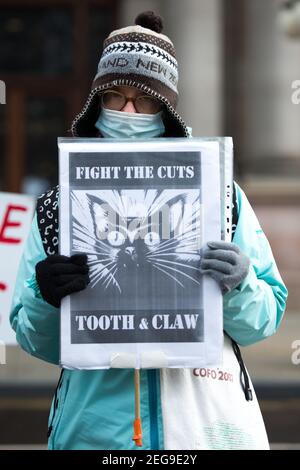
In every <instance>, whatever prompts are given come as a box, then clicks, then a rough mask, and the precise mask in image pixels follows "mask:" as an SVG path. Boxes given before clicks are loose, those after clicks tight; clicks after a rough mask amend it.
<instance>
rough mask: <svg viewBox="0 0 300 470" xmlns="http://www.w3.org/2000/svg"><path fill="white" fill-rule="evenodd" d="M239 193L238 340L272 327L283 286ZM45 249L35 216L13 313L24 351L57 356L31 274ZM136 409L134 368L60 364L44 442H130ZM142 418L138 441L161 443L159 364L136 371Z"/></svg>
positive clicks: (121, 445)
mask: <svg viewBox="0 0 300 470" xmlns="http://www.w3.org/2000/svg"><path fill="white" fill-rule="evenodd" d="M236 193H237V205H238V223H237V227H236V231H235V234H234V238H233V242H234V243H236V244H237V245H238V246H239V247H240V248H241V250H242V251H243V252H244V253H245V254H246V255H248V256H249V258H250V260H251V266H250V270H249V273H248V275H247V277H246V278H245V279H244V281H243V282H242V283H241V284H240V286H239V287H238V288H236V289H234V290H233V291H232V292H230V293H228V294H226V295H225V296H224V330H225V331H226V333H228V335H229V336H230V337H231V338H233V339H234V340H235V341H236V342H237V343H238V344H240V345H242V346H247V345H250V344H253V343H256V342H258V341H261V340H263V339H264V338H267V337H268V336H271V335H272V334H274V333H275V332H276V330H277V328H278V326H279V324H280V322H281V319H282V316H283V313H284V309H285V303H286V298H287V290H286V287H285V285H284V283H283V281H282V279H281V277H280V274H279V272H278V269H277V266H276V263H275V261H274V258H273V255H272V251H271V248H270V245H269V243H268V240H267V238H266V236H265V235H264V233H263V231H262V229H261V227H260V225H259V222H258V220H257V218H256V216H255V214H254V212H253V210H252V208H251V206H250V204H249V202H248V200H247V198H246V196H245V194H244V193H243V191H242V190H241V189H240V188H239V186H238V185H236ZM45 257H46V254H45V251H44V247H43V244H42V240H41V237H40V233H39V230H38V226H37V218H36V216H35V217H34V219H33V224H32V230H31V233H30V236H29V238H28V241H27V245H26V247H25V251H24V255H23V258H22V261H21V264H20V268H19V273H18V278H17V282H16V288H15V294H14V299H13V306H12V311H11V316H10V320H11V325H12V327H13V329H14V330H15V332H16V337H17V341H18V343H19V344H20V346H21V347H22V348H23V349H24V350H25V351H27V352H28V353H29V354H31V355H33V356H35V357H37V358H39V359H42V360H44V361H47V362H51V363H54V364H59V310H58V309H56V308H55V307H52V306H51V305H49V304H47V303H46V302H45V301H44V300H43V299H42V297H41V295H40V292H39V289H38V285H37V282H36V279H35V265H36V264H37V263H38V262H39V261H41V260H43V259H44V258H45ZM174 393H175V394H176V390H174ZM179 399H180V397H179ZM181 399H182V397H181ZM188 399H189V397H185V400H188ZM133 417H134V382H133V370H129V369H109V370H95V371H93V370H92V371H89V370H66V369H64V370H63V373H62V374H61V378H60V381H59V383H58V386H57V390H56V394H55V397H54V399H53V403H52V407H51V411H50V416H49V448H50V449H106V450H107V449H110V450H113V449H135V448H136V447H135V443H134V442H133V441H132V423H133V419H134V418H133ZM141 418H142V423H143V447H142V449H164V437H163V429H164V428H163V421H164V420H163V414H162V406H161V394H160V373H159V370H142V371H141Z"/></svg>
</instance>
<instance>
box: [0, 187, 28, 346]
mask: <svg viewBox="0 0 300 470" xmlns="http://www.w3.org/2000/svg"><path fill="white" fill-rule="evenodd" d="M34 207H35V200H34V198H32V197H30V196H22V195H20V194H12V193H1V192H0V340H1V341H3V342H4V343H5V344H15V343H16V340H15V333H14V331H13V330H12V328H11V326H10V323H9V312H10V307H11V301H12V296H13V292H14V287H15V281H16V276H17V272H18V268H19V263H20V259H21V256H22V252H23V248H24V242H25V241H26V238H27V236H28V233H29V230H30V227H31V221H32V216H33V211H34Z"/></svg>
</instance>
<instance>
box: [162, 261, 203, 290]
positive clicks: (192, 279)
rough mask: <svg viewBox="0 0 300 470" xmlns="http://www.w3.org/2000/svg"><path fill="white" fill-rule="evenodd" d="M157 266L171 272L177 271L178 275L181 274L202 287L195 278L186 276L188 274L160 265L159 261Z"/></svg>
mask: <svg viewBox="0 0 300 470" xmlns="http://www.w3.org/2000/svg"><path fill="white" fill-rule="evenodd" d="M155 264H156V265H158V266H162V267H163V268H165V269H169V270H170V271H175V272H176V273H178V274H181V276H184V277H187V278H188V279H190V280H191V281H193V282H195V283H196V284H198V285H200V282H199V281H197V279H195V278H194V277H192V276H189V275H188V274H186V273H184V272H182V271H179V270H178V269H176V268H172V267H171V266H169V265H166V264H164V263H158V262H157V261H156V262H155Z"/></svg>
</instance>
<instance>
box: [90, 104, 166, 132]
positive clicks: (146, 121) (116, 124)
mask: <svg viewBox="0 0 300 470" xmlns="http://www.w3.org/2000/svg"><path fill="white" fill-rule="evenodd" d="M95 126H96V128H97V129H98V130H99V131H100V132H101V134H102V135H103V137H111V138H115V139H128V138H131V139H149V138H151V137H159V136H161V135H162V134H163V133H164V132H165V126H164V123H163V120H162V111H160V112H159V113H157V114H141V113H127V112H122V111H112V110H111V109H105V108H102V109H101V112H100V115H99V118H98V120H97V122H96V124H95Z"/></svg>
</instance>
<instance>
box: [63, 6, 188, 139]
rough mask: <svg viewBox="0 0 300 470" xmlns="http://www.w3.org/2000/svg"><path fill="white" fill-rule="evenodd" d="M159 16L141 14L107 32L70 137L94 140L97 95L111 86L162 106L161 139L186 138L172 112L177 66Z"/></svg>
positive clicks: (176, 93)
mask: <svg viewBox="0 0 300 470" xmlns="http://www.w3.org/2000/svg"><path fill="white" fill-rule="evenodd" d="M162 29H163V23H162V19H161V18H160V16H157V15H155V14H154V13H153V12H151V11H150V12H144V13H141V14H140V15H138V16H137V18H136V20H135V25H134V26H128V27H126V28H122V29H118V30H116V31H113V32H112V33H110V35H109V36H108V37H107V38H106V39H105V41H104V44H103V52H102V55H101V58H100V62H99V65H98V70H97V73H96V76H95V78H94V80H93V83H92V90H91V93H90V94H89V96H88V99H87V101H86V104H85V105H84V107H83V109H82V111H81V112H80V113H79V114H78V115H77V116H76V117H75V119H74V121H73V123H72V133H73V135H74V137H96V136H97V135H98V134H97V133H98V131H97V129H96V127H95V123H96V121H97V119H98V116H99V111H100V95H101V93H102V92H103V91H104V90H107V89H109V88H113V87H115V86H132V87H135V88H137V89H139V90H141V91H143V92H144V93H145V94H146V95H150V96H153V97H155V98H156V99H158V100H159V101H161V102H162V104H163V105H164V106H163V108H164V112H163V120H164V125H165V134H164V136H163V137H188V135H189V134H188V130H187V127H186V125H185V123H184V121H183V119H182V118H181V117H180V116H179V115H178V114H177V112H176V111H175V109H176V105H177V100H178V91H177V82H178V64H177V60H176V54H175V49H174V45H173V44H172V42H171V40H170V39H169V38H168V37H167V36H165V35H164V34H162V33H161V31H162Z"/></svg>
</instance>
